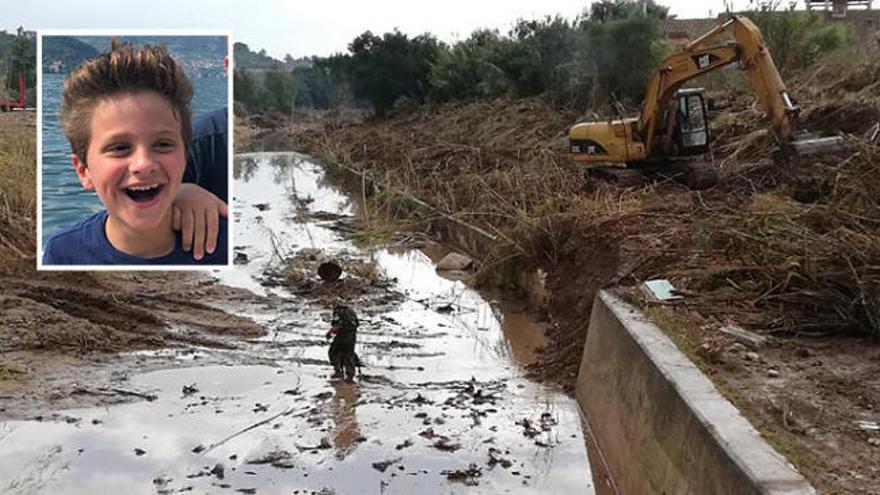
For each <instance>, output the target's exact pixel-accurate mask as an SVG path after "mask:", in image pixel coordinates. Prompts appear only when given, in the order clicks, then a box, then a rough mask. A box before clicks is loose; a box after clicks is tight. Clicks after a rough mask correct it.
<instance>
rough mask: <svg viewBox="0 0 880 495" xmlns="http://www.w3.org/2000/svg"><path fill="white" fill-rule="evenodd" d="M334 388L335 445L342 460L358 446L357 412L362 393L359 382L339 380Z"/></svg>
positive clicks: (332, 406) (332, 407) (332, 409)
mask: <svg viewBox="0 0 880 495" xmlns="http://www.w3.org/2000/svg"><path fill="white" fill-rule="evenodd" d="M333 388H334V390H335V393H334V395H333V400H332V401H331V402H330V408H331V413H332V415H333V424H334V427H333V447H335V448H336V458H337V459H339V460H342V459H345V456H346V455H348V454H349V453H351V452H352V451H353V450H354V449H355V448H356V447H357V443H358V439H359V438H360V436H361V432H360V428H359V427H358V422H357V414H356V412H357V411H356V409H357V402H358V400H359V399H360V396H361V394H360V390H359V388H358V385H357V383H348V382H344V381H338V382H335V383H334V384H333Z"/></svg>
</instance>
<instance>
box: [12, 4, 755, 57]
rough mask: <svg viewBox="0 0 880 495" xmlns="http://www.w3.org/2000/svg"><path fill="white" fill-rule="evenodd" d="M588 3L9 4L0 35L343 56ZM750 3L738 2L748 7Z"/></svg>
mask: <svg viewBox="0 0 880 495" xmlns="http://www.w3.org/2000/svg"><path fill="white" fill-rule="evenodd" d="M589 3H591V2H589V1H572V0H568V1H566V0H540V1H539V0H504V1H500V0H488V1H487V0H483V1H481V0H446V1H444V2H425V1H413V0H307V1H302V0H291V1H284V0H246V1H242V0H193V1H188V0H141V1H137V2H127V1H124V0H81V1H69V2H57V1H49V0H19V1H16V2H10V1H6V2H4V5H5V8H4V14H3V16H2V20H0V29H6V30H7V31H10V32H12V31H14V30H15V28H16V27H18V26H19V25H23V26H24V27H25V28H26V29H28V30H35V29H110V28H126V29H153V28H166V29H182V28H200V29H224V30H231V31H232V33H233V36H234V37H235V40H236V41H242V42H244V43H247V44H248V45H249V46H250V47H251V49H252V50H254V51H257V50H259V49H261V48H264V49H266V51H267V52H268V53H269V55H271V56H273V57H275V58H283V57H284V55H285V54H288V53H289V54H291V55H293V56H294V57H297V58H298V57H303V56H310V55H319V56H327V55H330V54H332V53H336V52H345V51H346V47H347V46H348V43H349V42H350V41H351V40H352V39H353V38H354V37H355V36H357V35H358V34H360V33H362V32H364V31H366V30H370V31H372V32H373V33H376V34H381V33H384V32H387V31H391V30H392V29H394V28H398V29H400V30H401V31H402V32H404V33H407V34H410V35H417V34H421V33H424V32H430V33H432V34H434V35H435V36H437V37H438V38H440V39H441V40H443V41H447V42H449V41H455V40H458V39H463V38H466V37H467V36H468V35H469V34H470V33H471V32H472V31H473V30H474V29H477V28H486V27H488V28H497V29H499V30H501V31H502V32H506V31H507V30H508V28H510V26H511V25H512V24H513V23H514V22H515V21H516V20H517V19H519V18H523V19H534V18H540V17H543V16H545V15H555V14H560V15H562V16H563V17H565V18H567V19H573V18H574V17H575V16H577V14H578V13H580V12H581V11H582V10H583V9H584V7H586V6H587V5H588V4H589ZM658 3H660V4H662V5H667V6H669V7H670V11H671V13H672V14H673V15H676V16H677V17H679V18H683V19H684V18H694V17H707V16H709V15H710V14H711V15H712V16H715V15H717V14H718V13H719V12H722V11H723V10H724V3H725V2H724V1H723V0H709V1H694V0H660V1H659V2H658ZM748 4H749V2H748V0H734V1H733V5H734V7H735V8H745V7H747V6H748Z"/></svg>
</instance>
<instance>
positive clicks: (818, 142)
mask: <svg viewBox="0 0 880 495" xmlns="http://www.w3.org/2000/svg"><path fill="white" fill-rule="evenodd" d="M845 151H846V144H845V143H844V141H843V138H841V137H840V136H831V137H813V136H802V137H798V138H796V139H794V140H792V141H791V142H790V143H788V145H787V146H786V152H787V154H788V155H790V156H791V157H792V158H796V159H800V158H813V157H822V156H836V155H839V154H841V153H843V152H845Z"/></svg>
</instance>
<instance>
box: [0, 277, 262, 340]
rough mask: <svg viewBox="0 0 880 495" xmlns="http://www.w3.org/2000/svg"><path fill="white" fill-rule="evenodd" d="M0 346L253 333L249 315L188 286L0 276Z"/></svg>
mask: <svg viewBox="0 0 880 495" xmlns="http://www.w3.org/2000/svg"><path fill="white" fill-rule="evenodd" d="M4 285H6V287H5V288H4V291H3V294H2V295H0V309H2V314H0V325H2V326H3V327H4V328H5V329H6V330H7V338H6V339H4V341H3V342H0V350H3V351H7V352H8V351H21V350H37V349H39V350H43V351H46V350H49V351H60V352H94V351H108V352H118V351H127V350H136V349H149V348H158V347H163V346H167V345H171V344H174V343H184V344H194V345H204V346H209V347H230V346H231V345H232V344H230V343H229V342H225V341H223V340H222V339H218V338H216V337H218V336H226V335H251V336H253V335H260V334H262V333H263V330H262V329H261V328H260V327H259V326H257V325H256V324H254V323H253V321H251V320H249V319H247V318H244V317H241V316H237V315H234V314H230V313H226V312H225V311H223V310H221V309H219V308H217V307H214V306H211V305H208V304H205V303H201V302H197V301H193V300H191V299H189V300H188V299H187V298H188V297H189V298H192V297H199V296H194V295H193V294H192V293H191V291H183V292H177V293H175V294H174V295H169V294H150V293H147V292H142V291H138V292H128V293H126V292H121V291H113V290H108V289H107V288H103V287H100V286H93V287H76V286H71V285H70V283H69V282H66V283H65V282H61V283H59V282H58V281H54V283H53V282H50V281H41V280H35V281H25V280H18V281H8V280H7V281H5V283H4Z"/></svg>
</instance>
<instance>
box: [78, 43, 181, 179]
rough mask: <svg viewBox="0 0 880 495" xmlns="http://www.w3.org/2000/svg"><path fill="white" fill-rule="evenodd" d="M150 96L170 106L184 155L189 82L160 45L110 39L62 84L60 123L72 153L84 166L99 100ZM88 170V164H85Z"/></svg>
mask: <svg viewBox="0 0 880 495" xmlns="http://www.w3.org/2000/svg"><path fill="white" fill-rule="evenodd" d="M138 91H155V92H156V93H159V94H160V95H162V96H164V97H165V99H167V100H168V103H170V104H171V108H172V109H173V111H174V116H175V117H176V118H177V120H178V121H180V130H181V137H182V139H183V144H184V147H185V148H184V149H185V153H186V154H185V156H189V149H190V141H191V140H192V113H191V111H190V108H189V103H190V100H192V95H193V89H192V83H191V82H190V81H189V78H187V77H186V74H184V72H183V69H181V67H180V65H178V64H177V62H175V61H174V59H173V58H172V57H171V55H169V54H168V51H167V50H165V47H164V46H163V45H156V46H150V45H144V46H143V48H138V49H135V48H133V47H132V45H131V44H130V43H127V42H123V41H120V40H118V39H115V38H114V39H113V40H112V41H111V42H110V50H109V51H107V52H105V53H102V54H101V55H99V56H97V57H95V58H93V59H91V60H88V61H86V62H83V63H82V64H81V65H80V66H79V67H77V68H76V70H74V71H73V72H71V73H70V75H68V76H67V78H66V79H65V81H64V89H63V90H62V92H61V123H62V125H63V126H64V134H65V135H66V136H67V139H68V141H70V147H71V149H72V150H73V153H74V154H75V155H76V156H77V157H78V158H79V159H80V161H82V162H83V163H84V164H85V163H86V154H87V152H88V149H89V142H90V141H91V123H92V113H93V112H94V110H95V107H96V106H97V105H98V103H100V102H101V101H102V100H104V99H106V98H110V97H113V96H116V95H119V94H124V93H130V92H138ZM86 165H88V164H86Z"/></svg>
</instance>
